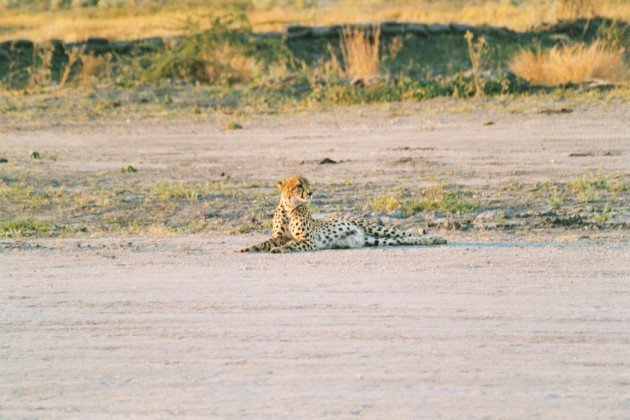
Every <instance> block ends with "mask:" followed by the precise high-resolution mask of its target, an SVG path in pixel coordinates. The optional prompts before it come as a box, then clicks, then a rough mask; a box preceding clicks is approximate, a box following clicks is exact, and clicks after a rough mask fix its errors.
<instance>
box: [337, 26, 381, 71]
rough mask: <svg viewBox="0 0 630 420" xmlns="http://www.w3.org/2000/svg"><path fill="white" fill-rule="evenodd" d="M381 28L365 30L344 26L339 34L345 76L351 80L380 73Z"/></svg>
mask: <svg viewBox="0 0 630 420" xmlns="http://www.w3.org/2000/svg"><path fill="white" fill-rule="evenodd" d="M380 37H381V29H380V28H379V27H376V28H375V29H374V31H366V30H362V29H359V28H345V29H344V30H343V32H342V34H341V39H340V42H339V44H340V47H341V56H342V57H343V65H344V73H345V76H346V77H348V78H349V79H351V80H352V81H358V80H362V81H363V82H367V83H369V81H371V80H374V79H377V78H378V77H379V76H380V75H381V72H380V70H381V60H380V56H379V52H378V48H379V43H380Z"/></svg>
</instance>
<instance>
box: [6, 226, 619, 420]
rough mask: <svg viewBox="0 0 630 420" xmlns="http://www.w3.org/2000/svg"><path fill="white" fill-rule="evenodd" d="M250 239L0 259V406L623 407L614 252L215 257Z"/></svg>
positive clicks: (545, 410)
mask: <svg viewBox="0 0 630 420" xmlns="http://www.w3.org/2000/svg"><path fill="white" fill-rule="evenodd" d="M257 239H260V238H259V237H250V236H249V235H247V236H241V237H239V238H226V239H225V240H216V239H207V238H172V239H137V238H125V239H124V240H121V239H98V240H96V239H93V240H89V241H85V240H83V241H82V240H75V239H73V240H60V239H58V240H39V241H35V242H37V243H38V244H39V245H40V247H39V248H36V249H34V250H29V251H24V250H14V251H6V252H5V253H4V254H3V255H2V256H1V257H0V258H2V267H1V268H0V270H1V273H2V287H1V289H0V302H1V306H0V308H1V309H0V316H1V317H2V340H1V341H0V358H1V363H0V407H1V408H0V410H1V411H0V413H1V414H2V415H3V416H6V417H7V418H13V417H30V416H35V417H57V416H81V417H92V416H95V415H103V414H106V415H108V416H109V415H120V416H127V415H139V416H143V415H147V416H164V415H167V414H171V413H180V414H184V415H187V416H207V415H220V416H224V415H227V416H262V415H270V416H283V415H290V416H302V415H304V416H316V417H319V416H339V415H341V416H350V415H361V416H368V417H383V416H386V417H436V416H439V415H443V416H445V417H468V416H473V417H481V416H490V417H497V416H498V417H525V416H527V417H529V416H535V415H543V416H545V417H566V418H576V417H578V418H593V417H617V418H621V417H624V416H625V415H626V414H627V412H628V409H630V401H629V400H628V389H629V388H628V386H629V381H630V375H629V374H628V362H629V361H630V360H629V359H630V356H629V354H630V353H629V352H628V350H629V347H630V346H629V344H630V328H629V327H628V319H627V310H628V307H630V306H629V305H630V298H629V296H628V286H629V278H628V274H629V273H628V266H629V264H630V259H629V257H628V252H627V248H622V247H618V246H616V245H610V244H585V243H578V244H571V245H566V244H553V243H521V244H518V243H517V244H515V243H510V242H494V243H488V242H459V243H453V244H451V245H448V246H441V247H435V248H395V249H393V248H392V249H365V250H349V251H322V252H318V253H305V254H290V255H281V256H278V255H268V254H265V255H250V254H245V255H243V254H238V253H234V252H233V250H235V249H238V248H239V247H241V246H243V245H245V244H248V243H250V242H251V241H253V240H257ZM129 242H131V244H129ZM87 243H89V244H90V245H91V246H90V248H87ZM77 244H81V246H80V247H79V246H77Z"/></svg>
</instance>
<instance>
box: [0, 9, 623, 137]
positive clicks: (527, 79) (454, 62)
mask: <svg viewBox="0 0 630 420" xmlns="http://www.w3.org/2000/svg"><path fill="white" fill-rule="evenodd" d="M182 25H183V27H184V30H183V35H182V36H181V37H180V38H173V39H170V40H166V44H162V43H149V42H148V41H147V42H146V43H144V44H143V43H138V44H133V45H131V46H130V47H129V50H128V51H127V53H125V54H118V53H112V52H107V53H102V52H99V50H98V48H97V46H98V44H97V43H96V44H95V43H94V42H96V41H94V42H92V43H90V42H88V43H85V44H76V45H66V48H62V45H61V44H59V43H58V42H56V43H55V42H51V43H46V44H36V46H35V48H31V49H30V50H29V49H28V48H26V47H25V46H20V45H19V44H15V45H14V44H11V45H10V46H9V48H10V56H9V57H7V54H8V53H7V54H5V56H4V57H2V56H1V55H0V88H1V89H3V90H4V91H5V92H13V93H12V95H14V94H15V92H20V93H21V94H24V93H26V94H31V93H43V92H51V91H52V92H60V91H62V90H68V89H77V88H78V89H81V90H84V91H86V92H87V93H86V98H88V99H90V100H93V101H92V102H94V103H93V106H94V109H95V111H97V112H102V111H107V110H110V109H115V108H119V107H121V106H123V105H124V100H123V99H109V100H107V101H104V102H103V101H97V99H99V97H101V96H106V97H107V96H109V97H111V96H112V95H109V94H107V95H102V94H99V92H102V91H116V90H120V89H124V90H125V91H129V90H130V89H131V90H132V91H135V92H138V94H133V95H129V94H127V95H126V97H127V98H131V97H133V96H142V95H143V94H141V93H140V92H143V90H144V89H147V88H148V89H150V90H151V92H152V95H151V96H154V97H155V98H156V99H157V102H158V103H159V104H160V105H161V106H162V107H164V106H168V107H169V108H170V107H173V105H174V104H173V102H174V99H173V97H172V95H170V94H169V93H168V92H169V90H173V89H175V90H177V89H180V90H181V89H189V90H195V89H203V96H204V102H203V104H202V105H196V106H195V112H197V110H198V111H199V112H202V111H203V110H204V109H220V110H232V111H230V112H233V111H237V110H256V111H271V112H274V111H278V110H283V109H289V108H290V109H295V107H296V106H298V107H300V106H301V107H311V106H314V105H317V106H319V105H332V104H356V103H373V102H401V101H418V100H423V99H427V98H433V97H438V96H453V97H472V96H481V95H505V94H513V93H524V92H530V91H532V89H533V88H532V85H531V84H542V85H546V86H557V85H565V84H567V83H569V82H571V83H579V82H583V81H588V80H589V79H590V78H595V77H597V78H605V79H608V78H609V79H611V80H613V81H616V82H623V81H624V80H625V78H626V74H627V72H626V64H625V60H626V56H625V55H624V47H625V46H626V45H627V44H628V43H629V42H630V30H628V27H627V26H626V25H625V24H614V23H611V22H606V21H602V20H599V21H597V22H593V23H591V24H590V26H588V25H587V27H585V28H586V29H585V30H584V31H582V32H580V33H577V34H573V35H570V36H569V35H566V36H564V35H563V37H560V38H559V37H557V36H555V34H554V33H553V32H545V33H541V34H537V33H531V34H523V35H519V36H516V37H515V36H512V35H501V34H495V33H488V34H486V35H478V34H477V35H473V33H471V32H469V33H467V34H466V35H464V34H463V33H462V34H457V33H451V32H449V33H443V34H440V35H434V36H415V35H386V34H383V33H382V32H381V30H380V28H379V26H363V27H348V28H346V29H345V30H344V31H343V33H342V34H341V36H340V37H332V38H319V39H283V38H281V37H277V36H271V35H269V36H261V35H258V34H256V33H255V32H254V30H253V27H252V25H251V23H250V21H249V20H248V14H247V12H246V7H245V6H242V7H238V8H232V9H230V11H229V13H228V11H227V10H222V11H221V13H220V14H217V13H214V14H211V15H209V16H206V17H204V18H201V19H197V20H188V21H186V22H185V23H184V24H182ZM99 42H100V41H99ZM534 42H535V45H538V50H537V52H535V53H532V52H530V50H529V48H531V45H533V43H534ZM588 43H590V44H588ZM586 45H590V46H586ZM2 51H3V50H1V49H0V53H2ZM519 51H520V52H519ZM553 57H556V58H557V57H560V58H558V59H555V61H554V59H552V58H553ZM510 63H511V64H510ZM558 63H562V64H563V65H564V67H563V66H561V65H560V64H558ZM576 63H577V65H578V66H579V68H580V69H584V70H585V71H583V72H582V73H579V74H578V73H576V72H575V71H573V70H572V67H571V66H572V65H574V64H576ZM508 64H510V65H508ZM510 69H511V70H512V71H514V73H512V72H511V71H510ZM550 69H551V70H554V71H551V70H550ZM576 74H578V75H577V76H576ZM530 83H531V84H530ZM127 100H129V99H127ZM149 101H152V100H149ZM4 102H5V103H3V104H0V105H2V107H3V114H5V115H9V114H10V113H11V112H12V110H14V108H15V104H14V103H12V102H11V100H10V99H9V100H6V99H5V101H4ZM140 102H142V103H143V102H146V101H145V99H140ZM235 127H236V126H235Z"/></svg>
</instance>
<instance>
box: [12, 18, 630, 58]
mask: <svg viewBox="0 0 630 420" xmlns="http://www.w3.org/2000/svg"><path fill="white" fill-rule="evenodd" d="M614 23H615V22H613V21H612V20H611V19H606V18H599V17H598V18H594V19H591V20H587V19H577V20H573V21H562V22H559V23H556V24H553V25H551V24H545V25H541V26H539V27H536V28H532V30H530V31H527V32H516V31H513V30H511V29H509V28H505V27H493V26H486V25H483V26H471V25H467V24H462V23H451V24H441V23H438V24H430V25H425V24H421V23H409V22H393V21H386V22H381V23H380V24H352V25H331V26H312V27H310V26H302V25H291V26H288V27H287V28H286V30H285V32H284V33H280V32H263V33H255V34H253V36H254V37H257V38H277V39H285V40H287V41H291V40H297V39H300V40H307V39H309V38H310V39H318V38H338V37H339V36H340V34H341V32H342V30H343V28H344V27H346V26H349V27H356V28H361V29H366V30H370V29H374V28H375V27H376V26H377V25H378V26H380V28H381V31H382V34H383V35H384V36H397V35H405V34H411V35H416V36H421V37H428V36H440V35H448V34H464V33H466V32H467V31H471V32H473V33H474V34H479V35H493V36H498V37H508V38H512V39H519V38H533V37H537V36H548V35H552V34H556V35H557V34H564V35H569V36H580V37H584V38H587V39H590V38H593V37H594V36H595V35H596V34H597V31H598V29H599V28H600V27H602V26H610V25H612V24H614ZM617 25H618V27H619V30H620V31H621V32H622V33H625V32H626V30H627V29H628V27H629V26H630V25H628V23H626V22H618V23H617ZM179 38H181V37H178V36H175V37H171V38H169V40H172V41H177V40H178V39H179ZM49 43H50V44H51V45H54V47H55V49H56V50H57V49H58V50H60V51H71V50H76V49H81V50H83V51H84V52H85V53H88V54H90V53H92V54H95V55H101V54H107V53H115V54H121V55H141V54H144V53H147V52H151V51H156V50H158V49H160V48H163V47H164V45H165V40H164V39H162V38H159V37H151V38H145V39H140V40H127V41H125V40H123V41H118V40H112V41H110V40H108V39H106V38H99V37H92V38H88V39H87V40H86V41H79V42H67V43H64V42H62V41H60V40H51V41H49ZM35 46H36V43H34V42H33V41H30V40H27V39H17V40H10V41H4V42H0V61H3V60H7V59H11V57H12V56H14V55H17V56H21V55H28V54H32V52H33V50H34V48H35Z"/></svg>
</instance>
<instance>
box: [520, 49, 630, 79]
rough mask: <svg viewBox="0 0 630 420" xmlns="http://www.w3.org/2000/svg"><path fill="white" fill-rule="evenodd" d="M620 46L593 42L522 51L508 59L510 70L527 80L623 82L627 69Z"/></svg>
mask: <svg viewBox="0 0 630 420" xmlns="http://www.w3.org/2000/svg"><path fill="white" fill-rule="evenodd" d="M623 53H624V51H623V49H611V48H609V47H606V46H605V44H604V43H602V42H600V41H596V42H594V43H592V44H591V45H586V44H583V43H579V44H575V45H562V46H556V47H552V48H549V49H547V50H542V49H540V48H539V49H538V50H536V51H528V50H523V51H521V52H519V53H518V54H517V55H516V56H515V57H514V58H513V59H512V60H511V62H510V69H511V70H512V71H513V72H514V73H515V74H517V75H518V76H520V77H522V78H523V79H525V80H528V81H529V82H530V83H533V84H536V85H543V86H557V85H565V84H568V83H584V82H587V81H589V80H592V79H604V80H606V81H610V82H621V81H624V79H625V77H626V76H627V69H626V68H625V64H624V61H623Z"/></svg>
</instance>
